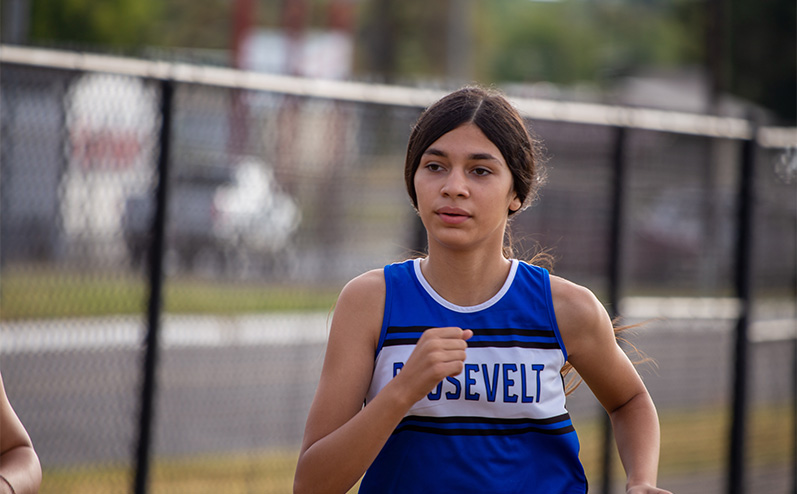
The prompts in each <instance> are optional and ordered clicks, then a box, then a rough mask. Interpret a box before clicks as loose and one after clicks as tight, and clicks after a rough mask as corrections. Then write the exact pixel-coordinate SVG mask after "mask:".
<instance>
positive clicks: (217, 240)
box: [123, 157, 300, 275]
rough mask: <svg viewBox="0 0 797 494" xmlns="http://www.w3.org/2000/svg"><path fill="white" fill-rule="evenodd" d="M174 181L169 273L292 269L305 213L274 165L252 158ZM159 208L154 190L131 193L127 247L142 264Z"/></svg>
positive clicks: (191, 170)
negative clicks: (277, 176)
mask: <svg viewBox="0 0 797 494" xmlns="http://www.w3.org/2000/svg"><path fill="white" fill-rule="evenodd" d="M175 175H176V176H175V177H174V179H173V180H172V182H171V184H170V189H169V209H168V217H167V231H166V235H167V236H166V248H165V256H166V268H167V270H169V271H171V272H175V271H192V272H194V273H196V274H220V273H233V274H241V275H246V274H250V273H259V272H263V271H264V270H270V269H275V268H279V267H286V265H287V264H288V260H289V259H290V257H291V253H290V252H289V250H288V249H287V248H288V246H289V245H290V241H291V238H292V236H293V234H294V233H295V231H296V229H297V227H298V225H299V222H300V211H299V208H298V206H297V205H296V203H295V201H294V200H293V198H292V197H291V196H289V195H288V194H287V193H286V192H285V191H284V190H283V189H282V188H281V187H280V186H279V184H278V183H277V182H276V180H275V178H274V173H273V171H272V169H271V167H270V166H269V165H267V164H266V163H264V162H263V161H261V160H258V159H256V158H251V157H248V158H244V159H241V160H240V161H238V162H237V163H236V164H234V165H232V166H194V167H183V168H182V169H181V170H180V171H179V172H178V173H176V174H175ZM154 205H155V202H154V194H153V193H152V192H151V191H150V192H149V193H144V194H136V195H131V196H130V197H128V199H127V201H126V204H125V212H124V218H123V230H124V236H125V241H126V243H127V247H128V250H129V252H130V254H131V258H132V260H133V262H134V263H135V264H138V265H140V264H142V263H143V262H144V261H145V260H146V257H147V254H148V252H149V248H150V242H151V228H152V215H153V211H154Z"/></svg>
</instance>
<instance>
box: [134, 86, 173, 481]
mask: <svg viewBox="0 0 797 494" xmlns="http://www.w3.org/2000/svg"><path fill="white" fill-rule="evenodd" d="M173 96H174V83H173V81H170V80H164V81H162V82H161V107H160V113H161V130H160V153H159V155H158V184H157V187H156V203H155V216H154V218H153V222H152V244H151V246H150V252H149V268H150V271H149V283H150V294H149V306H148V310H147V335H146V339H145V341H144V345H145V356H144V368H143V383H142V389H141V410H140V421H139V436H138V448H137V451H136V472H135V481H134V482H135V483H134V487H133V489H134V492H135V494H144V493H146V492H147V483H148V477H149V460H150V444H151V439H152V423H153V415H154V403H155V388H156V384H157V379H156V375H155V374H156V369H157V361H158V337H159V333H160V319H161V301H162V297H161V293H162V290H163V251H164V248H165V237H166V213H167V204H168V198H169V194H168V188H169V187H168V185H169V150H170V144H171V122H172V99H173Z"/></svg>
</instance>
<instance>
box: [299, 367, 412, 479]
mask: <svg viewBox="0 0 797 494" xmlns="http://www.w3.org/2000/svg"><path fill="white" fill-rule="evenodd" d="M404 396H405V395H404V394H403V393H401V391H400V390H399V389H398V387H397V386H396V380H395V379H394V380H393V381H391V383H389V384H388V385H387V386H385V388H384V389H382V391H381V392H380V393H379V394H378V395H377V396H376V397H375V398H374V400H373V401H372V402H370V403H369V404H368V406H366V407H364V408H363V409H362V410H360V411H359V412H358V413H357V414H356V415H355V416H354V417H352V418H351V419H350V420H349V421H348V422H346V423H345V424H344V425H342V426H341V427H339V428H338V429H336V430H335V431H333V432H332V433H330V434H329V435H327V436H325V437H323V438H321V439H319V440H317V441H316V442H315V443H313V444H312V445H310V446H309V447H308V448H307V449H306V450H305V451H303V452H302V454H301V455H300V457H299V462H298V464H297V467H296V477H295V480H294V493H297V494H298V493H303V492H313V493H322V492H330V493H343V492H346V491H347V490H348V489H350V488H351V486H353V485H354V484H355V483H356V482H357V480H359V479H360V477H362V475H363V474H364V473H365V471H366V470H367V469H368V467H369V466H370V465H371V463H372V462H373V461H374V459H375V458H376V456H377V455H378V454H379V452H380V451H381V450H382V447H383V446H384V445H385V443H386V442H387V440H388V438H389V437H390V435H391V434H392V433H393V430H394V429H395V428H396V426H397V425H398V423H399V422H400V421H401V419H402V418H403V417H404V414H405V413H406V411H407V410H409V408H410V406H412V403H410V402H409V401H410V400H407V399H406V398H405V397H404Z"/></svg>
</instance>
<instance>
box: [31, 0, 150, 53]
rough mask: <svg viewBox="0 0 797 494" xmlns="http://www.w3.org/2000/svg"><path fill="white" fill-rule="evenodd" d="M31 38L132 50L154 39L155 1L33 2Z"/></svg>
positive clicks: (59, 0) (39, 0) (50, 0)
mask: <svg viewBox="0 0 797 494" xmlns="http://www.w3.org/2000/svg"><path fill="white" fill-rule="evenodd" d="M32 4H33V7H32V19H31V37H32V38H33V39H34V40H35V41H39V42H53V41H60V42H71V43H81V44H93V45H103V46H110V47H113V48H116V49H135V48H140V47H143V46H145V45H146V44H148V43H150V42H151V41H152V39H154V38H156V37H157V36H156V35H157V33H156V32H154V31H155V30H154V27H155V26H154V25H153V21H155V20H156V19H158V18H159V16H160V13H161V5H162V4H161V2H159V1H158V0H107V1H104V2H96V1H93V0H35V1H33V2H32Z"/></svg>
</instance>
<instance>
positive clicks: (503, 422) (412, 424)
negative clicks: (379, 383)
mask: <svg viewBox="0 0 797 494" xmlns="http://www.w3.org/2000/svg"><path fill="white" fill-rule="evenodd" d="M557 424H558V426H557ZM403 431H415V432H424V433H429V434H438V435H446V436H506V435H516V434H526V433H529V432H535V433H539V434H546V435H562V434H568V433H570V432H574V431H575V428H574V427H573V423H572V422H571V420H570V416H569V415H568V414H563V415H559V416H557V417H551V418H547V419H529V418H522V419H501V418H494V417H424V416H417V415H411V416H408V417H405V418H404V419H403V420H402V421H401V422H400V423H399V425H398V426H397V427H396V429H395V431H394V432H393V434H398V433H400V432H403Z"/></svg>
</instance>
